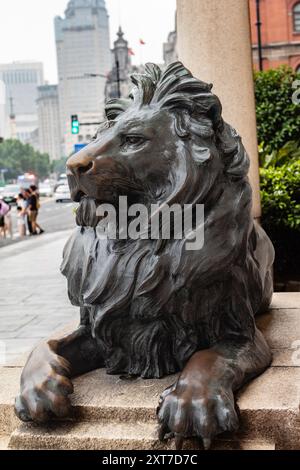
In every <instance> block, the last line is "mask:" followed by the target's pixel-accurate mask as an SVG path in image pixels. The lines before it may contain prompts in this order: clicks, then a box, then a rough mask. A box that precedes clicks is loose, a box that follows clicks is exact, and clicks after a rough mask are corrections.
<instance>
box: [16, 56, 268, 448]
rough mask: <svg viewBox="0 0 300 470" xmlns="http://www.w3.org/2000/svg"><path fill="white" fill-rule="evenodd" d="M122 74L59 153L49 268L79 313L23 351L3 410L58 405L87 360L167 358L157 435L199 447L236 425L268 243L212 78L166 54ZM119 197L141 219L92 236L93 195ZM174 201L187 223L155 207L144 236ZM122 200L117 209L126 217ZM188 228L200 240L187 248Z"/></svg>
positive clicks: (159, 365) (22, 412) (126, 370)
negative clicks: (58, 262)
mask: <svg viewBox="0 0 300 470" xmlns="http://www.w3.org/2000/svg"><path fill="white" fill-rule="evenodd" d="M132 80H133V83H134V85H135V87H134V90H133V92H132V94H131V96H130V97H129V99H126V100H112V101H111V102H109V103H108V104H107V108H106V115H107V120H106V122H105V123H104V124H103V125H102V126H101V127H100V129H99V131H98V134H97V135H96V136H95V138H94V139H93V141H92V142H91V143H90V144H89V145H88V146H87V147H85V148H84V149H82V150H81V151H80V152H78V153H77V154H75V155H73V156H72V157H70V158H69V160H68V162H67V169H68V181H69V186H70V190H71V196H72V199H73V200H74V201H77V202H80V205H79V208H78V210H77V213H76V222H77V225H78V228H77V229H76V230H75V231H74V233H73V235H72V237H71V238H70V240H69V241H68V242H67V245H66V247H65V250H64V259H63V264H62V273H63V274H64V275H65V276H66V277H67V280H68V291H69V297H70V300H71V302H72V303H73V304H74V305H78V306H80V313H81V325H80V327H79V328H78V329H76V330H75V331H74V332H73V333H72V334H70V335H67V336H66V337H63V338H61V339H59V340H55V341H54V340H50V341H48V342H45V344H43V345H41V346H40V347H38V348H37V349H36V350H35V351H33V353H32V354H31V355H30V357H29V360H28V363H27V364H26V366H25V368H24V371H23V373H22V379H21V394H20V396H19V397H18V398H17V402H16V411H17V413H18V416H20V418H21V419H23V420H25V421H26V420H29V419H34V420H36V421H38V422H43V421H47V420H48V419H49V418H50V417H51V416H52V415H53V414H54V415H55V416H59V417H62V416H67V415H69V412H70V401H69V399H68V395H69V394H70V393H72V390H73V387H72V384H71V382H70V377H72V376H76V375H80V374H83V373H85V372H88V371H91V370H93V369H97V368H99V367H106V369H107V371H108V373H111V374H122V375H123V374H124V375H130V376H141V377H144V378H152V377H162V376H164V375H168V374H172V373H174V372H178V371H180V374H179V377H178V379H177V380H176V382H175V383H174V384H173V385H172V386H171V387H169V388H167V389H166V390H165V391H164V392H163V395H162V397H161V400H160V402H159V408H158V418H159V422H160V424H161V427H160V433H159V434H160V439H163V438H164V436H165V435H170V433H172V434H174V435H175V440H176V446H177V448H178V449H180V448H181V446H182V439H183V437H188V436H200V437H202V439H203V444H204V447H205V448H208V447H209V446H210V442H211V438H213V437H214V436H216V435H218V434H220V433H222V432H224V431H233V430H236V429H237V427H238V416H237V413H236V410H235V401H234V392H235V391H236V390H237V389H238V388H240V387H241V386H243V385H244V384H245V383H246V382H247V380H249V379H250V378H252V377H255V376H256V375H258V374H260V373H262V372H263V371H264V370H265V369H266V368H267V367H268V365H269V364H270V362H271V353H270V350H269V347H268V345H267V344H266V341H265V339H264V338H263V335H262V334H261V333H260V332H259V331H258V329H257V328H256V325H255V315H256V314H258V313H260V312H262V311H264V310H265V309H267V307H268V305H269V303H270V300H271V296H272V289H273V283H272V263H273V259H274V249H273V247H272V244H271V242H270V240H269V239H268V237H267V235H266V234H265V233H264V231H263V230H262V228H261V227H260V226H259V225H258V224H257V223H256V222H254V221H253V218H252V213H251V207H252V192H251V187H250V185H249V182H248V177H247V174H248V170H249V158H248V156H247V153H246V151H245V149H244V147H243V145H242V142H241V139H240V137H239V136H238V134H237V132H236V131H235V130H234V129H233V128H232V127H231V126H230V125H228V124H226V123H225V122H224V121H223V119H222V106H221V103H220V101H219V99H218V98H217V97H216V96H215V95H214V94H213V93H212V91H211V89H212V86H211V85H209V84H207V83H204V82H201V81H200V80H198V79H196V78H195V77H193V76H192V74H191V73H190V71H189V70H187V69H186V68H185V67H184V66H183V64H181V63H179V62H177V63H174V64H171V65H170V66H169V67H167V69H166V70H165V71H161V70H160V68H159V67H158V66H156V65H154V64H148V65H147V66H146V72H145V74H142V75H140V74H137V75H134V76H133V77H132ZM121 196H122V197H126V198H127V199H128V202H129V206H130V209H132V208H133V205H136V204H139V207H141V206H140V205H141V204H142V205H143V208H146V209H147V214H148V215H147V223H148V222H149V224H148V226H147V231H146V230H144V229H145V227H144V225H143V230H142V231H141V232H140V233H139V234H138V237H128V238H127V239H125V240H123V239H122V238H123V237H122V236H121V237H120V236H119V235H120V234H121V235H123V233H124V232H123V228H124V226H123V223H121V222H120V221H118V223H116V224H113V225H114V227H115V229H116V234H115V236H114V237H110V236H109V235H108V236H107V237H106V238H104V237H103V232H101V234H100V228H99V223H100V221H101V224H102V222H103V218H105V215H104V214H105V213H106V211H107V209H105V207H107V204H110V207H112V208H113V210H114V211H116V212H119V211H118V210H117V209H120V207H121V202H120V201H121V199H120V197H121ZM175 204H176V205H177V207H179V208H180V209H181V218H182V209H183V210H184V209H185V208H186V207H189V208H190V210H189V223H191V222H192V226H190V227H188V230H187V232H185V231H184V233H183V234H182V236H181V237H179V238H180V239H177V235H178V232H177V228H175V226H174V227H173V228H172V230H170V237H165V236H164V230H163V229H164V228H165V227H166V223H165V221H164V219H163V217H162V218H161V221H160V223H159V227H158V231H157V232H156V234H157V235H158V239H157V237H152V238H151V237H150V238H148V239H145V237H144V235H146V234H149V233H150V232H151V231H152V227H154V218H155V216H157V215H158V216H160V215H161V214H162V215H163V213H164V210H165V209H171V207H174V205H175ZM153 205H154V206H155V207H156V212H154V213H153V212H151V211H150V212H149V208H152V207H153ZM199 205H202V207H203V206H204V218H202V219H201V220H199V219H198V217H197V213H198V209H199ZM98 209H99V210H100V209H101V211H100V215H99V212H98ZM130 209H128V211H127V209H126V210H125V211H123V213H122V217H123V216H124V215H125V217H127V216H128V215H129V216H130V217H131V219H130V220H131V221H133V222H134V223H135V224H137V219H138V216H137V213H136V212H135V211H133V212H132V211H131V210H130ZM129 212H130V213H129ZM134 214H136V215H134ZM150 214H151V215H150ZM185 215H186V213H184V221H186V218H185ZM100 217H102V218H100ZM132 219H133V220H132ZM152 224H153V225H152ZM149 228H151V230H150V231H149ZM192 233H194V234H196V239H197V234H198V233H204V244H203V245H201V243H200V244H199V245H197V247H195V246H194V249H191V239H190V238H191V237H190V235H191V234H192ZM154 238H155V239H154ZM100 393H101V392H100Z"/></svg>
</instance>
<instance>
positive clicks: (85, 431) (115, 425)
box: [9, 421, 275, 450]
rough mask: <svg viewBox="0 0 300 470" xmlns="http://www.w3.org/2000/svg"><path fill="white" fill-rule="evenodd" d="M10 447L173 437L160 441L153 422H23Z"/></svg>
mask: <svg viewBox="0 0 300 470" xmlns="http://www.w3.org/2000/svg"><path fill="white" fill-rule="evenodd" d="M9 448H11V449H16V450H23V449H29V450H45V449H48V450H174V449H175V446H174V441H173V440H169V441H166V442H164V443H161V442H159V441H158V439H157V426H156V425H155V424H154V423H145V422H135V423H120V422H112V421H110V422H109V423H108V422H103V423H86V422H81V423H64V424H51V425H49V426H47V427H45V426H38V425H28V424H24V425H22V426H20V427H19V429H17V430H16V431H14V432H13V434H12V436H11V439H10V443H9ZM184 449H186V450H199V449H200V450H201V449H202V445H201V443H200V440H196V439H189V440H187V441H185V443H184ZM213 449H215V450H223V449H224V450H225V449H226V450H254V449H255V450H274V449H275V444H274V442H268V441H262V440H261V441H258V440H256V441H255V440H240V441H238V440H229V439H228V440H216V441H215V443H214V445H213Z"/></svg>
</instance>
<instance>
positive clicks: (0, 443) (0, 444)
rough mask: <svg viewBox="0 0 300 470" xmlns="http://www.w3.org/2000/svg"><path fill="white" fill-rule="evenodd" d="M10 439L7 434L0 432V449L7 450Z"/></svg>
mask: <svg viewBox="0 0 300 470" xmlns="http://www.w3.org/2000/svg"><path fill="white" fill-rule="evenodd" d="M9 440H10V435H9V434H0V450H7V449H8V444H9Z"/></svg>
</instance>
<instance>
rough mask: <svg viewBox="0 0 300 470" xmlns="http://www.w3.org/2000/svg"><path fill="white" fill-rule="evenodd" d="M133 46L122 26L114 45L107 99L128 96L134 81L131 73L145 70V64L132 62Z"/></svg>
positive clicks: (106, 89) (106, 93) (106, 91)
mask: <svg viewBox="0 0 300 470" xmlns="http://www.w3.org/2000/svg"><path fill="white" fill-rule="evenodd" d="M131 54H132V51H131V48H130V47H129V45H128V41H126V39H125V37H124V32H123V31H122V28H121V26H120V28H119V30H118V33H117V39H116V41H115V42H114V47H113V49H112V51H111V55H112V69H111V71H110V73H109V74H108V78H107V82H106V87H105V99H106V100H109V99H112V98H118V95H119V94H120V97H122V98H127V97H128V95H129V94H130V92H131V90H132V81H131V80H130V75H131V74H133V73H135V72H143V70H144V68H143V66H139V67H138V66H136V65H132V63H131Z"/></svg>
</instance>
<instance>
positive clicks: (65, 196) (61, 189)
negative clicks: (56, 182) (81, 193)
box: [54, 184, 71, 202]
mask: <svg viewBox="0 0 300 470" xmlns="http://www.w3.org/2000/svg"><path fill="white" fill-rule="evenodd" d="M54 198H55V202H63V201H71V194H70V189H69V186H68V185H66V184H64V185H61V186H58V188H57V189H56V191H55V193H54Z"/></svg>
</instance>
